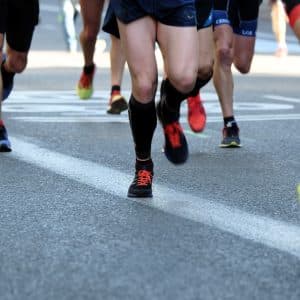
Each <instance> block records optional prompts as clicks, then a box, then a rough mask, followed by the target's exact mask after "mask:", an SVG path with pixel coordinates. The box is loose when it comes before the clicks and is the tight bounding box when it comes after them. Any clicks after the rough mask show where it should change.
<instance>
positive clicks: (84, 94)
mask: <svg viewBox="0 0 300 300" xmlns="http://www.w3.org/2000/svg"><path fill="white" fill-rule="evenodd" d="M76 92H77V95H78V97H79V99H80V100H88V99H90V98H91V97H92V96H93V92H94V90H93V89H91V90H86V89H84V90H83V89H79V88H78V87H76Z"/></svg>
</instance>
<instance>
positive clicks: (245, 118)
mask: <svg viewBox="0 0 300 300" xmlns="http://www.w3.org/2000/svg"><path fill="white" fill-rule="evenodd" d="M10 119H12V120H17V121H24V122H38V123H128V117H127V114H126V113H124V114H123V115H121V116H116V117H114V116H109V115H105V114H104V115H100V114H99V116H97V117H95V114H93V115H91V116H58V117H52V116H45V117H40V116H39V117H35V116H30V117H10ZM278 120H282V121H284V120H286V121H290V120H300V114H278V115H277V114H272V115H271V114H270V115H261V114H257V115H240V116H238V122H250V121H278ZM219 122H222V117H221V116H208V118H207V123H219ZM181 123H182V124H185V123H187V121H186V117H185V115H182V120H181Z"/></svg>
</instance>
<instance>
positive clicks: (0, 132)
mask: <svg viewBox="0 0 300 300" xmlns="http://www.w3.org/2000/svg"><path fill="white" fill-rule="evenodd" d="M10 151H11V145H10V141H9V139H8V135H7V131H6V128H5V127H4V126H0V152H10Z"/></svg>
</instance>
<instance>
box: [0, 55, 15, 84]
mask: <svg viewBox="0 0 300 300" xmlns="http://www.w3.org/2000/svg"><path fill="white" fill-rule="evenodd" d="M4 63H5V61H3V62H2V64H1V74H2V82H3V88H7V87H9V86H10V85H12V83H13V80H14V76H15V75H16V73H13V72H8V71H6V69H5V67H4Z"/></svg>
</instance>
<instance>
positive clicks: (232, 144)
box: [219, 142, 242, 148]
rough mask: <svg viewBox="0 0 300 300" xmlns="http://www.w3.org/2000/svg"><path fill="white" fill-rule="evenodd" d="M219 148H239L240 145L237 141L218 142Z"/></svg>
mask: <svg viewBox="0 0 300 300" xmlns="http://www.w3.org/2000/svg"><path fill="white" fill-rule="evenodd" d="M219 147H220V148H241V147H242V145H241V144H239V143H237V142H231V143H230V144H220V145H219Z"/></svg>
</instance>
